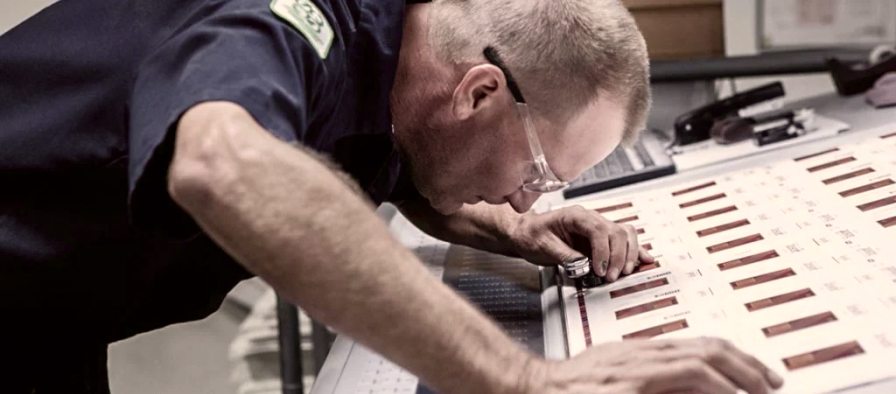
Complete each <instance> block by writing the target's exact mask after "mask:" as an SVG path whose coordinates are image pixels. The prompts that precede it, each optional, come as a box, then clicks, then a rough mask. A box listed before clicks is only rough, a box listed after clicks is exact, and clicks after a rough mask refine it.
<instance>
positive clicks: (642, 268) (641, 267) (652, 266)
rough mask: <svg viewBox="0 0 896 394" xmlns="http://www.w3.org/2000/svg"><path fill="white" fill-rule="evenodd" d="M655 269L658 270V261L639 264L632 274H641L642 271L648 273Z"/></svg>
mask: <svg viewBox="0 0 896 394" xmlns="http://www.w3.org/2000/svg"><path fill="white" fill-rule="evenodd" d="M657 268H660V262H659V261H657V262H655V263H652V264H641V265H639V266H638V267H637V268H635V270H634V271H633V272H632V273H634V274H638V273H641V272H644V271H650V270H652V269H657Z"/></svg>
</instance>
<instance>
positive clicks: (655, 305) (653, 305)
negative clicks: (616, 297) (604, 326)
mask: <svg viewBox="0 0 896 394" xmlns="http://www.w3.org/2000/svg"><path fill="white" fill-rule="evenodd" d="M674 305H678V299H677V298H675V297H669V298H663V299H660V300H654V301H650V302H648V303H644V304H641V305H635V306H633V307H629V308H625V309H620V310H618V311H616V320H622V319H625V318H627V317H632V316H637V315H640V314H642V313H647V312H652V311H655V310H657V309H663V308H668V307H670V306H674Z"/></svg>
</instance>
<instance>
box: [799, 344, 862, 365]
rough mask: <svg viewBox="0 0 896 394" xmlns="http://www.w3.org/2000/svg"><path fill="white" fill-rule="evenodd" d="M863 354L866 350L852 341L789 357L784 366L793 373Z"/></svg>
mask: <svg viewBox="0 0 896 394" xmlns="http://www.w3.org/2000/svg"><path fill="white" fill-rule="evenodd" d="M862 353H865V349H862V346H861V345H859V342H858V341H851V342H847V343H841V344H839V345H834V346H831V347H826V348H824V349H819V350H816V351H814V352H809V353H803V354H798V355H796V356H793V357H787V358H785V359H783V360H782V361H784V365H786V366H787V370H789V371H793V370H796V369H800V368H806V367H811V366H813V365H818V364H821V363H826V362H829V361H835V360H839V359H841V358H846V357H850V356H854V355H856V354H862Z"/></svg>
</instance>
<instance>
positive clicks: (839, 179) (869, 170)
mask: <svg viewBox="0 0 896 394" xmlns="http://www.w3.org/2000/svg"><path fill="white" fill-rule="evenodd" d="M872 172H874V169H873V168H871V167H865V168H863V169H861V170H855V171H853V172H848V173H846V174H843V175H838V176H835V177H833V178H828V179H825V180H823V181H821V183H824V184H825V185H831V184H834V183H837V182H842V181H845V180H847V179H852V178H855V177H858V176H862V175H865V174H870V173H872Z"/></svg>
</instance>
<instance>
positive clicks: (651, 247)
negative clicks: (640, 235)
mask: <svg viewBox="0 0 896 394" xmlns="http://www.w3.org/2000/svg"><path fill="white" fill-rule="evenodd" d="M641 247H642V248H644V250H647V251H650V250H653V245H651V244H649V243H647V244H644V245H641Z"/></svg>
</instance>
